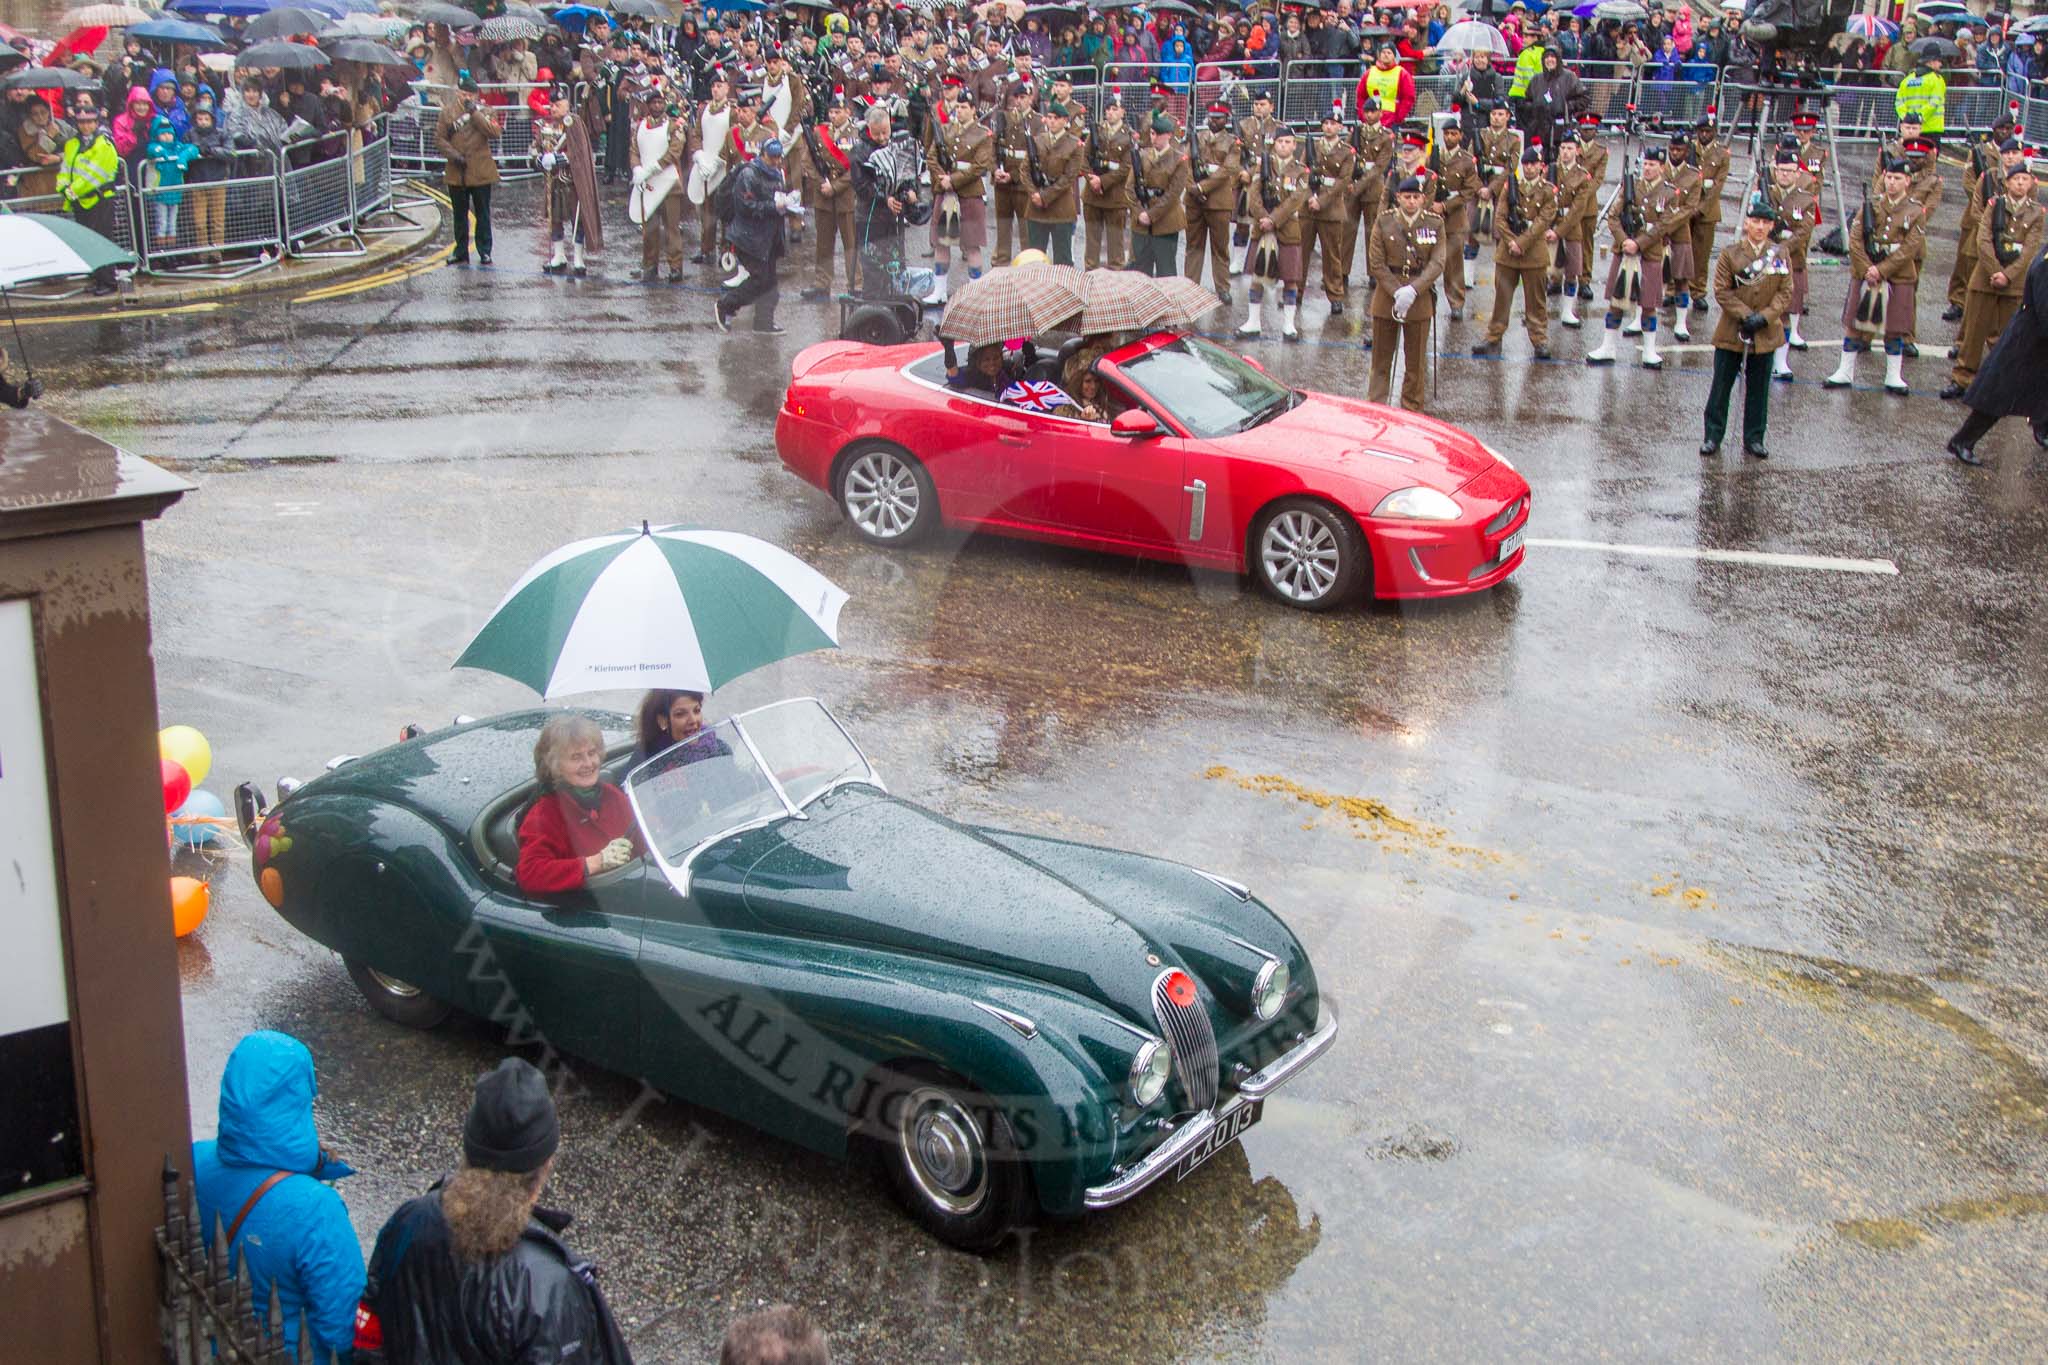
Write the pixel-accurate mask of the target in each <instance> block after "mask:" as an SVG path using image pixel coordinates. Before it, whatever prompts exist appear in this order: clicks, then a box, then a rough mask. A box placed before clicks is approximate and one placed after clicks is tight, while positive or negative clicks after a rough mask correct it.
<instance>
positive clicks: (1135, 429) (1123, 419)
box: [1109, 408, 1159, 441]
mask: <svg viewBox="0 0 2048 1365" xmlns="http://www.w3.org/2000/svg"><path fill="white" fill-rule="evenodd" d="M1109 434H1110V435H1112V436H1121V437H1124V438H1125V439H1126V440H1132V441H1137V440H1143V439H1144V438H1146V437H1148V436H1157V435H1158V434H1159V419H1158V418H1156V417H1154V416H1153V415H1152V414H1151V413H1149V412H1147V411H1145V410H1144V409H1143V408H1125V409H1124V410H1123V411H1122V412H1120V413H1118V414H1117V415H1116V420H1115V421H1113V422H1111V423H1110V424H1109Z"/></svg>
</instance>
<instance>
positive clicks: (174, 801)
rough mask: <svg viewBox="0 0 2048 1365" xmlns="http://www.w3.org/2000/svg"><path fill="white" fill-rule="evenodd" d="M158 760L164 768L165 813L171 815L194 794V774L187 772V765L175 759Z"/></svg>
mask: <svg viewBox="0 0 2048 1365" xmlns="http://www.w3.org/2000/svg"><path fill="white" fill-rule="evenodd" d="M157 762H158V764H159V765H160V766H161V767H162V769H163V779H164V814H165V815H169V814H170V813H171V812H172V811H174V810H176V809H177V808H178V807H180V806H182V805H184V804H185V798H186V797H188V796H190V795H192V774H190V773H188V772H186V771H185V765H184V764H182V763H180V762H178V761H177V760H175V759H170V758H160V759H158V760H157Z"/></svg>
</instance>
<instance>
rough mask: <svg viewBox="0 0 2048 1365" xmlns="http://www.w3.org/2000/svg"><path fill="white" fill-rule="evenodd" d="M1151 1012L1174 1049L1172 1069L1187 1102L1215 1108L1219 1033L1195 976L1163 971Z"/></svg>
mask: <svg viewBox="0 0 2048 1365" xmlns="http://www.w3.org/2000/svg"><path fill="white" fill-rule="evenodd" d="M1176 997H1178V998H1176ZM1152 1015H1153V1017H1154V1018H1156V1019H1157V1020H1158V1021H1159V1031H1160V1033H1162V1034H1163V1035H1165V1038H1166V1041H1167V1045H1168V1046H1170V1047H1171V1048H1172V1049H1173V1069H1174V1071H1175V1072H1176V1073H1177V1074H1178V1075H1179V1078H1180V1086H1181V1091H1182V1093H1184V1094H1185V1095H1186V1096H1187V1098H1188V1103H1189V1104H1190V1105H1192V1106H1193V1107H1195V1108H1196V1109H1213V1108H1215V1107H1216V1086H1217V1079H1218V1064H1217V1057H1216V1033H1215V1030H1213V1029H1212V1028H1210V1027H1209V1015H1208V1012H1207V1011H1206V1010H1204V1009H1203V1008H1202V997H1201V993H1200V992H1199V991H1198V990H1197V989H1196V987H1195V983H1194V979H1193V978H1192V977H1190V976H1189V975H1188V974H1187V973H1186V972H1183V971H1179V970H1177V969H1176V970H1174V971H1168V972H1161V973H1160V974H1159V979H1158V980H1157V981H1155V982H1153V983H1152Z"/></svg>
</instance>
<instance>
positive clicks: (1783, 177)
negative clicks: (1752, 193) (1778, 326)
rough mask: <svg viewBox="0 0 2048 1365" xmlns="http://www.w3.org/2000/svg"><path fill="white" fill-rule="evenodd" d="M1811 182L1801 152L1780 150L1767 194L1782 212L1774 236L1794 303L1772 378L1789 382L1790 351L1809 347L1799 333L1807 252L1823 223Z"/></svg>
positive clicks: (1773, 364)
mask: <svg viewBox="0 0 2048 1365" xmlns="http://www.w3.org/2000/svg"><path fill="white" fill-rule="evenodd" d="M1810 182H1811V177H1810V176H1808V175H1807V173H1806V172H1805V171H1803V170H1801V169H1800V166H1799V154H1798V153H1797V152H1795V151H1792V150H1790V149H1789V148H1788V149H1785V150H1781V151H1779V152H1778V153H1777V154H1776V159H1775V161H1774V162H1773V164H1772V166H1771V176H1770V179H1769V180H1767V181H1765V182H1764V195H1765V197H1766V198H1767V199H1769V201H1770V205H1771V209H1772V211H1773V212H1774V213H1776V214H1777V215H1778V226H1777V228H1776V230H1775V231H1773V233H1772V234H1771V236H1772V238H1773V240H1775V241H1776V242H1777V243H1778V245H1779V246H1781V247H1783V248H1784V250H1785V261H1786V264H1788V265H1790V266H1791V267H1792V303H1791V306H1790V307H1789V308H1787V309H1786V311H1785V343H1784V344H1783V345H1782V346H1780V347H1778V350H1777V354H1776V357H1775V358H1774V359H1773V360H1772V362H1771V378H1772V379H1774V380H1777V381H1779V382H1780V383H1786V384H1789V383H1791V382H1792V379H1793V374H1792V360H1791V354H1790V353H1791V352H1792V351H1795V350H1799V351H1803V350H1805V349H1806V342H1805V341H1804V340H1803V339H1802V338H1801V337H1800V335H1799V315H1800V314H1801V313H1802V312H1804V311H1805V309H1806V286H1807V274H1806V253H1807V251H1808V249H1809V248H1810V247H1811V246H1812V244H1813V230H1814V228H1815V227H1816V226H1818V225H1819V223H1820V199H1819V197H1818V196H1817V195H1815V194H1814V192H1813V190H1812V189H1811V188H1810V187H1809V186H1810Z"/></svg>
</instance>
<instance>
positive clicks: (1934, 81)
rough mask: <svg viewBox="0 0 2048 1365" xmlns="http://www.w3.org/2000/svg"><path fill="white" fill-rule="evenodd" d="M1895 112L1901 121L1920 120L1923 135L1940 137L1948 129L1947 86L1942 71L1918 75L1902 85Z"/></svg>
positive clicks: (1917, 72) (1894, 103) (1907, 78)
mask: <svg viewBox="0 0 2048 1365" xmlns="http://www.w3.org/2000/svg"><path fill="white" fill-rule="evenodd" d="M1893 108H1894V109H1896V110H1897V111H1898V115H1899V117H1900V118H1904V117H1906V115H1908V114H1918V115H1919V116H1920V131H1921V132H1923V133H1939V132H1941V131H1942V130H1943V129H1945V128H1946V127H1947V126H1948V82H1947V81H1945V80H1943V79H1942V76H1941V73H1940V72H1939V71H1915V72H1913V73H1911V74H1910V75H1908V76H1907V77H1906V78H1905V79H1904V80H1902V81H1900V82H1899V93H1898V95H1897V97H1896V98H1895V100H1894V102H1893Z"/></svg>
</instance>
